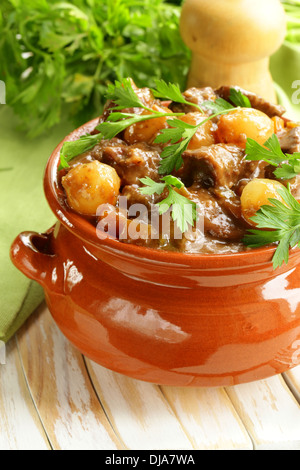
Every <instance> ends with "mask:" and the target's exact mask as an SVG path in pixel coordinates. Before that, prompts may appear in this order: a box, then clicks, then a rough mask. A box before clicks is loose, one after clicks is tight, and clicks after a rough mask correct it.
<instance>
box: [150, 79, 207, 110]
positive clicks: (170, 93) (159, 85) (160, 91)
mask: <svg viewBox="0 0 300 470" xmlns="http://www.w3.org/2000/svg"><path fill="white" fill-rule="evenodd" d="M155 85H156V88H155V89H152V92H153V95H154V96H155V97H156V98H160V99H162V98H164V99H168V100H171V101H173V102H174V103H181V104H186V105H188V106H192V107H194V108H197V109H198V111H200V112H201V113H203V109H202V108H201V106H199V105H198V104H195V103H191V102H190V101H187V100H186V99H184V97H183V95H182V93H181V91H180V87H179V85H177V84H175V83H166V82H165V81H164V80H155Z"/></svg>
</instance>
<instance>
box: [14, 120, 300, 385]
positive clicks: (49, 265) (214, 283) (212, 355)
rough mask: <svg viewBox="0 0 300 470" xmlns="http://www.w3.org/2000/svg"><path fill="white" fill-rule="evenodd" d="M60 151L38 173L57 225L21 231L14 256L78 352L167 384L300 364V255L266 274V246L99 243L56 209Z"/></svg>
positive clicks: (90, 230) (228, 379) (240, 377)
mask: <svg viewBox="0 0 300 470" xmlns="http://www.w3.org/2000/svg"><path fill="white" fill-rule="evenodd" d="M96 124H97V121H95V120H94V121H91V122H90V123H88V124H86V125H84V126H82V127H81V128H79V129H77V130H76V131H74V132H73V133H72V134H70V135H69V136H67V137H66V140H75V139H77V138H78V137H79V136H81V135H84V134H86V133H88V132H91V131H92V130H93V129H94V127H95V126H96ZM61 146H62V143H61V144H60V145H59V146H58V147H57V148H56V150H55V151H54V152H53V154H52V156H51V158H50V160H49V162H48V165H47V169H46V173H45V193H46V197H47V199H48V202H49V204H50V207H51V209H52V210H53V212H54V214H55V215H56V217H57V219H58V222H57V224H56V225H55V227H53V228H51V229H50V230H49V231H48V232H47V233H45V234H37V233H32V232H26V233H22V234H21V235H19V237H18V238H17V239H16V240H15V242H14V244H13V246H12V249H11V257H12V260H13V262H14V264H15V265H16V266H17V267H18V268H19V269H20V270H21V271H22V272H23V273H24V274H26V275H27V276H28V277H29V278H31V279H35V280H36V281H37V282H39V283H40V284H41V285H42V286H43V288H44V290H45V296H46V301H47V304H48V306H49V310H50V312H51V314H52V315H53V318H54V320H55V322H56V323H57V325H58V327H59V328H60V329H61V331H62V332H63V334H64V335H65V336H66V337H67V338H68V339H69V340H70V341H71V343H73V344H74V345H75V346H76V347H77V348H78V349H79V350H80V351H81V352H82V353H83V354H84V355H86V356H88V357H90V358H91V359H93V360H94V361H96V362H98V363H99V364H101V365H102V366H104V367H107V368H109V369H112V370H114V371H117V372H120V373H122V374H125V375H128V376H130V377H133V378H136V379H140V380H144V381H149V382H153V383H157V384H167V385H174V386H204V387H216V386H224V385H234V384H240V383H243V382H251V381H254V380H258V379H263V378H266V377H269V376H272V375H275V374H279V373H282V372H284V371H286V370H288V369H290V368H292V367H294V366H296V365H298V364H300V268H299V266H298V263H299V260H300V250H298V249H297V250H293V251H292V253H291V256H290V262H289V264H288V266H286V265H284V266H283V267H282V268H280V269H279V270H277V271H275V272H274V270H273V266H272V261H271V260H272V256H273V254H274V248H264V249H258V250H252V251H247V252H244V253H239V254H228V255H194V254H193V255H187V254H181V253H168V252H162V251H161V252H160V251H157V250H151V249H148V248H142V247H138V246H134V245H127V244H122V243H121V242H119V241H118V240H114V239H112V238H107V239H106V240H102V241H100V240H99V239H98V237H97V234H96V230H95V228H94V227H93V226H92V225H91V224H90V223H89V222H88V221H86V220H85V219H83V218H81V217H80V216H79V215H77V214H75V213H73V212H72V211H70V210H68V208H67V207H66V206H65V204H64V202H63V197H62V193H61V190H60V189H59V185H58V182H57V167H58V162H59V151H60V148H61Z"/></svg>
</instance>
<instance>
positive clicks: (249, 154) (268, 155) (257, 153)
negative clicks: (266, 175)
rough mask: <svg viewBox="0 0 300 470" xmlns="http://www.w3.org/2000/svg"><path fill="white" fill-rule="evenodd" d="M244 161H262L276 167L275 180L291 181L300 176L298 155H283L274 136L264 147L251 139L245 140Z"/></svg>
mask: <svg viewBox="0 0 300 470" xmlns="http://www.w3.org/2000/svg"><path fill="white" fill-rule="evenodd" d="M245 158H246V160H252V161H260V160H263V161H265V162H266V163H269V165H272V166H274V167H277V169H276V170H275V171H274V175H275V176H276V178H281V179H285V180H288V179H292V178H294V177H295V176H297V175H298V174H300V154H299V153H294V154H293V155H289V154H284V153H283V151H282V150H281V147H280V142H279V139H278V137H277V135H276V134H273V135H272V136H271V137H270V138H269V139H268V140H267V141H266V142H265V144H264V145H260V144H259V143H257V142H256V141H255V140H253V139H247V144H246V157H245Z"/></svg>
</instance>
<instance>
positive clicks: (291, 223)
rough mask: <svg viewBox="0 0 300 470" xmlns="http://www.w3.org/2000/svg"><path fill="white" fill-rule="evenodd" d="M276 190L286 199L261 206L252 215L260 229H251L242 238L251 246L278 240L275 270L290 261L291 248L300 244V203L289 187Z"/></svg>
mask: <svg viewBox="0 0 300 470" xmlns="http://www.w3.org/2000/svg"><path fill="white" fill-rule="evenodd" d="M277 192H278V194H279V195H280V196H281V197H282V199H283V201H284V202H281V201H279V200H278V199H275V198H271V199H269V202H270V204H272V205H264V206H262V207H261V208H260V209H259V210H258V211H257V213H256V215H255V216H254V217H252V218H251V220H252V221H253V222H254V223H255V224H256V226H257V229H251V230H249V231H248V233H247V234H246V236H245V237H244V239H243V243H244V244H245V245H247V246H249V247H250V248H258V247H261V246H266V245H269V244H273V243H276V242H279V245H278V248H277V249H276V252H275V255H274V257H273V267H274V269H277V268H278V267H280V266H282V264H283V263H286V264H287V263H288V261H289V250H290V248H294V247H295V246H297V245H298V246H299V247H300V204H299V202H298V201H297V200H296V199H295V198H294V197H293V196H292V194H291V191H290V189H289V188H288V189H287V188H285V187H283V188H282V189H278V191H277ZM266 229H267V230H266Z"/></svg>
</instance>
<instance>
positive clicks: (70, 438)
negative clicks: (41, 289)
mask: <svg viewBox="0 0 300 470" xmlns="http://www.w3.org/2000/svg"><path fill="white" fill-rule="evenodd" d="M18 344H19V350H20V354H21V358H22V363H23V367H24V371H25V373H26V376H27V381H28V385H29V388H30V390H31V393H32V396H33V398H34V401H35V404H36V407H37V409H38V411H39V414H40V417H41V420H42V422H43V425H44V428H45V430H46V432H47V435H48V438H49V440H50V442H51V444H52V446H53V448H54V449H61V450H115V449H118V448H122V446H121V444H120V443H119V441H118V439H117V437H116V436H115V434H114V432H113V430H112V428H111V425H110V423H109V422H108V420H107V417H106V416H105V413H104V412H103V409H102V406H101V404H100V403H99V400H98V398H97V396H96V394H95V392H94V389H93V387H92V385H91V382H90V379H89V377H88V374H87V371H86V368H85V364H84V360H83V357H82V355H81V354H80V353H79V352H78V351H77V350H75V348H74V347H73V346H72V345H71V344H70V343H69V341H68V340H66V339H65V338H64V336H63V335H62V333H61V332H60V331H59V330H58V328H57V327H56V325H55V323H54V321H53V320H52V318H51V316H50V314H49V312H48V310H47V308H46V307H45V306H42V307H41V309H40V312H39V315H38V314H37V313H36V314H35V315H34V316H32V317H31V318H30V319H29V321H28V322H27V323H26V325H24V327H23V328H22V329H21V331H20V332H19V333H18Z"/></svg>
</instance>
